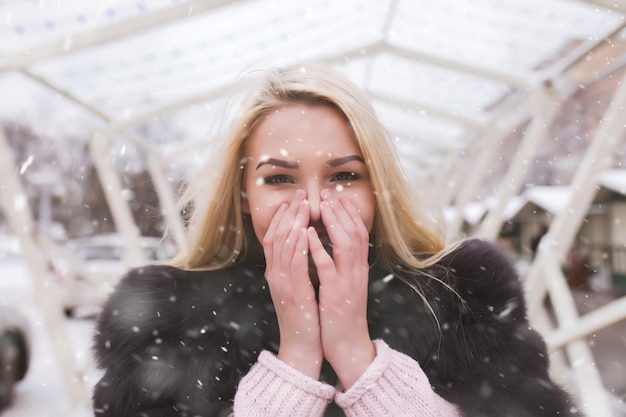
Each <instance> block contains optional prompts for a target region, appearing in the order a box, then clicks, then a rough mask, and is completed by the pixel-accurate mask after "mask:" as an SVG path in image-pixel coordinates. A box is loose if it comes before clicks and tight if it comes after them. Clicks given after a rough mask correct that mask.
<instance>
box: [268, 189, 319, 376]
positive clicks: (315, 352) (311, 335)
mask: <svg viewBox="0 0 626 417" xmlns="http://www.w3.org/2000/svg"><path fill="white" fill-rule="evenodd" d="M305 196H306V195H305V192H304V191H302V190H298V191H296V193H295V195H294V198H293V200H292V201H291V203H290V204H286V203H285V204H283V205H281V206H280V207H279V208H278V210H277V211H276V214H275V215H274V218H273V219H272V222H271V223H270V226H269V228H268V230H267V232H266V233H265V236H264V237H263V251H264V253H265V262H266V270H265V278H266V279H267V282H268V285H269V288H270V294H271V296H272V301H273V303H274V308H275V310H276V316H277V318H278V327H279V330H280V347H279V350H278V358H279V359H280V360H282V361H283V362H285V363H287V364H289V365H290V366H292V367H294V368H295V369H297V370H298V371H300V372H302V373H304V374H305V375H308V376H310V377H311V378H314V379H319V375H320V370H321V366H322V360H323V351H322V341H321V336H320V325H319V312H318V305H317V301H316V299H315V290H314V288H313V284H312V283H311V280H310V277H309V256H308V254H309V243H308V237H307V226H308V223H309V216H310V208H309V203H308V201H306V200H305Z"/></svg>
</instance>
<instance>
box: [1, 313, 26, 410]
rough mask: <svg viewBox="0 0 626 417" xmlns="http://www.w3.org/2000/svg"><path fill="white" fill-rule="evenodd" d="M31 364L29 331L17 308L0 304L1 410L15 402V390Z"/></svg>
mask: <svg viewBox="0 0 626 417" xmlns="http://www.w3.org/2000/svg"><path fill="white" fill-rule="evenodd" d="M29 363H30V342H29V330H28V325H27V322H26V319H25V317H24V316H23V315H22V314H21V313H20V312H19V310H18V309H17V307H13V306H12V305H10V304H0V409H2V408H5V407H7V406H8V405H9V404H11V402H12V400H13V389H14V386H15V384H16V383H17V382H19V381H21V380H22V379H24V376H26V372H27V371H28V366H29Z"/></svg>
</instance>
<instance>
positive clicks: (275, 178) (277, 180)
mask: <svg viewBox="0 0 626 417" xmlns="http://www.w3.org/2000/svg"><path fill="white" fill-rule="evenodd" d="M263 181H264V182H265V184H287V183H291V182H293V181H292V180H291V178H289V177H288V176H286V175H272V176H271V177H266V178H265V179H264V180H263Z"/></svg>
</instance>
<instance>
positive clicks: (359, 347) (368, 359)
mask: <svg viewBox="0 0 626 417" xmlns="http://www.w3.org/2000/svg"><path fill="white" fill-rule="evenodd" d="M375 358H376V347H375V346H374V342H372V341H371V340H369V339H368V340H367V341H363V342H361V343H359V344H353V343H341V342H340V343H337V344H335V345H334V346H333V352H332V354H329V355H327V356H326V360H328V362H329V363H330V365H331V366H332V368H333V370H334V371H335V373H336V374H337V377H338V378H339V381H340V382H341V385H342V386H343V387H344V389H348V388H350V387H351V386H352V385H354V383H355V382H356V381H357V380H358V379H359V378H360V377H361V375H363V374H364V373H365V371H366V370H367V368H368V367H369V366H370V365H371V364H372V362H373V361H374V359H375Z"/></svg>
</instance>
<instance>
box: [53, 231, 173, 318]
mask: <svg viewBox="0 0 626 417" xmlns="http://www.w3.org/2000/svg"><path fill="white" fill-rule="evenodd" d="M123 239H124V238H123V237H122V236H121V235H119V234H101V235H95V236H89V237H84V238H77V239H73V240H70V241H68V242H67V244H66V246H65V248H66V250H67V253H68V254H69V255H71V257H70V258H69V259H68V258H66V259H63V260H56V262H55V265H54V268H55V276H56V279H57V281H58V283H59V289H60V296H61V302H62V304H63V306H64V310H65V314H66V315H67V316H77V315H84V314H86V315H93V314H95V313H97V311H98V310H99V308H100V307H101V306H102V304H103V303H104V301H105V300H106V298H107V297H108V295H109V294H110V293H111V291H112V290H113V288H114V287H115V285H116V284H117V282H118V281H119V280H120V278H121V277H122V275H124V273H125V272H126V270H127V266H126V265H127V263H126V259H125V250H124V240H123ZM139 244H140V246H141V248H142V249H143V251H144V255H145V257H146V259H147V260H148V262H150V261H153V262H154V261H164V260H167V259H169V258H170V257H171V256H172V255H173V249H172V246H171V245H169V244H167V243H166V242H163V241H162V239H159V238H155V237H145V236H144V237H140V238H139Z"/></svg>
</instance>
